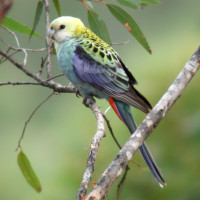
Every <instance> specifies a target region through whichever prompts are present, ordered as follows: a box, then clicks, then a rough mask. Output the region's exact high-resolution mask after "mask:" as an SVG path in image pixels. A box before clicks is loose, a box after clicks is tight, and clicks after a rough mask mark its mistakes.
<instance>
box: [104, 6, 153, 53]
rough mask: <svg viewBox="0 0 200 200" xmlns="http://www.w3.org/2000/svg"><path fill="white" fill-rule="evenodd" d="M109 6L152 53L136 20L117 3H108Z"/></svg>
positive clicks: (117, 17)
mask: <svg viewBox="0 0 200 200" xmlns="http://www.w3.org/2000/svg"><path fill="white" fill-rule="evenodd" d="M107 7H108V9H109V11H110V12H111V13H112V15H113V16H114V17H115V18H116V19H118V20H119V21H120V22H121V23H122V24H123V26H124V27H125V28H126V29H127V30H128V31H129V32H130V33H131V34H132V35H133V36H134V37H135V39H136V40H137V41H138V42H139V43H140V44H141V45H142V46H143V47H144V48H145V49H146V50H147V51H148V52H149V53H151V49H150V47H149V44H148V42H147V40H146V38H145V36H144V34H143V33H142V31H141V29H140V28H139V26H138V25H137V23H136V22H135V20H134V19H133V18H132V17H131V16H130V15H129V14H128V13H127V12H126V11H125V10H123V9H122V8H120V7H118V6H116V5H113V4H107Z"/></svg>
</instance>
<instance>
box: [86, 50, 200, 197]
mask: <svg viewBox="0 0 200 200" xmlns="http://www.w3.org/2000/svg"><path fill="white" fill-rule="evenodd" d="M199 67H200V46H199V47H198V49H197V50H196V52H195V53H194V54H193V55H192V57H191V58H190V59H189V61H188V62H187V63H186V65H185V67H184V68H183V69H182V71H181V72H180V73H179V75H178V76H177V78H176V79H175V81H174V82H173V83H172V85H171V86H170V87H169V89H168V91H167V92H166V93H165V94H164V95H163V97H162V98H161V99H160V101H159V102H158V103H157V104H156V105H155V107H154V108H153V109H152V110H151V112H150V113H149V114H148V115H147V116H146V117H145V119H144V120H143V122H142V123H141V124H140V126H138V128H137V130H136V131H135V132H134V134H132V135H131V137H130V139H129V140H128V141H127V142H126V144H125V145H124V146H123V148H122V149H121V150H120V151H119V153H118V155H117V156H116V157H115V159H114V160H113V161H112V162H111V164H110V165H109V167H108V168H107V169H106V170H105V172H104V173H103V175H102V176H101V178H100V179H99V181H98V182H97V184H96V186H95V187H94V188H93V190H92V191H91V192H90V194H89V195H88V196H87V198H86V199H87V200H90V199H96V200H101V199H103V198H104V197H105V195H106V194H107V192H108V190H109V189H110V187H111V186H112V185H113V183H114V182H115V181H116V180H117V178H118V177H119V176H120V175H121V174H122V172H123V170H124V168H125V167H126V166H127V164H128V162H129V161H130V160H131V159H132V157H133V156H134V155H135V153H136V151H137V150H138V148H139V147H140V146H141V145H142V144H143V142H144V141H145V140H146V138H147V137H148V136H149V135H150V134H151V133H152V131H153V130H154V129H155V128H156V126H157V125H158V124H159V122H160V121H161V119H162V118H163V117H164V116H165V115H166V113H167V112H168V110H169V109H170V108H171V107H172V105H173V104H174V103H175V102H176V101H177V99H178V98H179V97H180V96H181V94H182V93H183V91H184V89H185V88H186V86H187V85H188V83H189V82H190V80H191V79H192V77H193V76H194V75H195V74H196V72H197V71H198V69H199Z"/></svg>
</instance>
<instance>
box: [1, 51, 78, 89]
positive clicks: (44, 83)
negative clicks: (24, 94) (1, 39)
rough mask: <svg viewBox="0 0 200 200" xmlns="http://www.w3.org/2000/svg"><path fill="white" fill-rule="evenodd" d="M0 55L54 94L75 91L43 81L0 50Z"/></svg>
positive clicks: (70, 87) (69, 87)
mask: <svg viewBox="0 0 200 200" xmlns="http://www.w3.org/2000/svg"><path fill="white" fill-rule="evenodd" d="M0 55H2V56H4V57H5V58H6V59H8V60H9V61H10V62H11V63H12V64H13V65H15V66H16V67H17V68H18V69H20V70H21V71H23V72H24V73H25V74H26V75H28V76H29V77H31V78H33V79H34V80H36V81H38V82H39V83H40V85H41V86H44V87H48V88H51V89H53V90H54V91H55V92H58V93H75V92H76V90H75V88H74V87H73V86H68V87H67V86H62V85H61V84H59V83H56V82H53V81H48V82H46V80H43V79H42V78H41V77H40V76H39V75H36V74H34V73H32V72H31V71H30V70H28V69H27V68H25V67H24V66H23V65H22V64H20V63H18V62H17V61H16V60H15V59H13V58H12V57H11V56H9V55H7V54H6V53H5V52H3V51H2V50H1V49H0Z"/></svg>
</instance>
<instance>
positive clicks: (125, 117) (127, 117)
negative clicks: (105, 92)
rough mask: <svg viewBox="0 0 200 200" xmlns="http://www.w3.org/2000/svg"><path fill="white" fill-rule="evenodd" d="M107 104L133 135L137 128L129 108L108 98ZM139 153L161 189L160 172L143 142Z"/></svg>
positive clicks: (161, 179) (163, 183) (162, 181)
mask: <svg viewBox="0 0 200 200" xmlns="http://www.w3.org/2000/svg"><path fill="white" fill-rule="evenodd" d="M109 103H110V105H111V107H112V108H113V110H114V111H115V113H116V114H117V115H118V117H119V118H120V120H122V121H123V122H124V123H125V124H126V126H127V127H128V129H129V131H130V132H131V134H132V133H134V132H135V130H136V128H137V126H136V124H135V122H134V120H133V117H132V114H131V109H130V106H129V105H127V104H125V103H123V102H121V101H118V100H114V99H113V98H110V100H109ZM140 152H141V154H142V156H143V158H144V160H145V162H146V164H147V166H148V167H149V169H150V171H151V173H152V174H153V176H154V177H155V178H156V180H157V181H158V183H159V184H160V186H161V187H163V186H164V185H166V183H165V180H164V178H163V176H162V174H161V172H160V170H159V169H158V166H157V164H156V162H155V160H154V158H153V156H152V155H151V153H150V151H149V149H148V147H147V145H146V143H145V142H144V143H143V144H142V145H141V146H140Z"/></svg>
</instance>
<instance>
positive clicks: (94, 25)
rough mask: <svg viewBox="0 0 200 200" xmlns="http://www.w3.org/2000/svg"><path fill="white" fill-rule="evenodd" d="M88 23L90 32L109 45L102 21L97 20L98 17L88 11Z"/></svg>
mask: <svg viewBox="0 0 200 200" xmlns="http://www.w3.org/2000/svg"><path fill="white" fill-rule="evenodd" d="M88 22H89V25H90V27H91V29H92V31H93V32H94V33H95V34H97V35H98V36H99V37H100V38H101V39H102V40H104V41H105V42H107V43H108V44H110V43H111V41H110V37H109V33H108V29H107V27H106V24H105V23H104V21H103V20H100V19H99V16H98V14H97V13H95V12H94V11H91V10H88Z"/></svg>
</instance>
